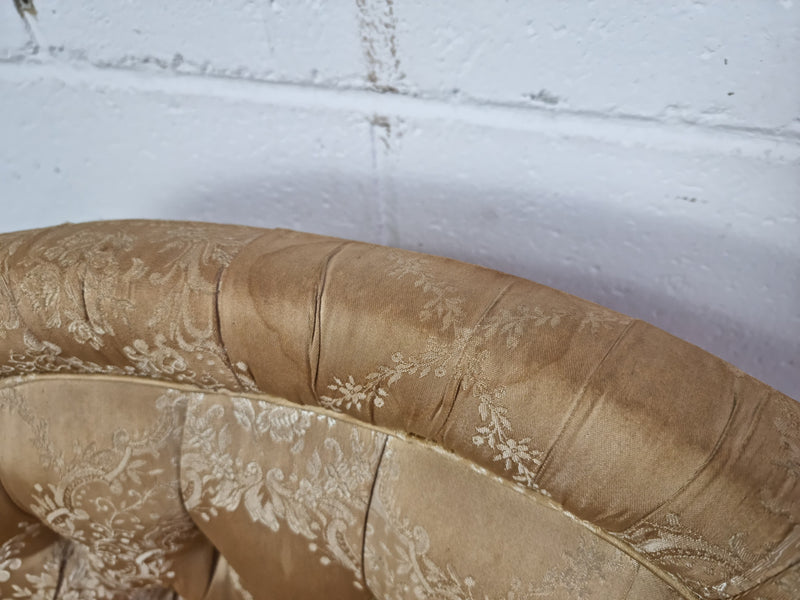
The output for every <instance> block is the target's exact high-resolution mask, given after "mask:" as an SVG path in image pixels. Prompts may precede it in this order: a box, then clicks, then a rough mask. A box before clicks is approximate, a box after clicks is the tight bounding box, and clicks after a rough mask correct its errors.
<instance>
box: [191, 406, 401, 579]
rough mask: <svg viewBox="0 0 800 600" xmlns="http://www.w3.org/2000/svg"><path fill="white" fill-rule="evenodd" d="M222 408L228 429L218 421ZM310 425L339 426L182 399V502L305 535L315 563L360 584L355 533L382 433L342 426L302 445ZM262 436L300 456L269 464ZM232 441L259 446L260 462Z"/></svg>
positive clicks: (288, 413) (267, 409)
mask: <svg viewBox="0 0 800 600" xmlns="http://www.w3.org/2000/svg"><path fill="white" fill-rule="evenodd" d="M230 409H232V410H230ZM229 410H230V412H231V413H232V416H233V417H234V422H235V423H236V425H237V428H236V430H235V431H231V429H230V421H228V422H226V421H225V418H226V414H228V411H229ZM312 427H314V428H316V429H319V428H324V429H325V430H326V431H335V430H336V429H338V428H339V427H341V426H340V425H337V422H336V421H334V420H332V419H329V418H328V417H323V416H321V415H319V416H316V417H315V416H314V415H313V413H311V412H309V411H305V410H301V409H299V408H290V407H285V406H280V405H270V404H269V403H267V402H264V401H254V400H248V399H245V398H234V399H231V400H230V403H228V402H224V401H221V402H220V403H215V404H213V405H211V406H210V407H208V408H207V409H206V410H205V411H203V410H202V409H201V407H200V405H199V404H197V403H192V404H190V406H189V410H188V414H187V419H186V426H185V435H184V452H183V457H182V461H181V467H182V476H183V493H184V503H185V505H186V507H187V508H188V509H189V510H190V511H193V513H194V514H196V515H199V517H200V518H201V519H204V520H210V519H211V518H212V517H215V516H217V515H219V512H220V511H227V512H233V511H235V510H238V509H239V508H240V507H242V508H243V509H244V510H245V511H247V514H248V516H249V517H250V519H252V521H253V522H254V523H259V524H262V525H265V526H267V527H268V528H270V529H271V530H272V531H279V530H280V529H281V527H282V526H286V527H288V528H289V530H290V531H292V532H293V533H295V534H298V535H301V536H303V537H305V538H306V539H307V540H309V545H308V547H309V549H310V550H311V551H312V552H314V553H317V554H319V555H320V562H321V563H322V564H323V565H327V564H331V563H332V562H335V563H337V564H339V565H341V566H343V567H345V568H347V569H349V570H350V571H352V572H353V576H354V585H355V586H356V587H357V588H359V589H361V588H362V587H363V582H362V579H361V535H360V533H359V531H360V527H361V524H362V522H363V518H364V517H363V515H364V514H365V512H366V508H367V502H368V499H369V495H370V490H371V486H372V481H373V478H374V474H375V470H376V469H377V463H378V459H379V457H380V453H381V450H382V446H383V440H384V439H385V436H384V435H382V434H373V433H372V432H370V431H369V430H361V429H359V428H356V427H352V426H347V427H348V428H349V429H350V433H349V435H348V436H347V438H348V439H347V442H346V443H345V442H344V440H342V439H341V437H334V436H332V435H327V436H326V437H325V438H324V439H323V440H322V441H320V442H319V443H318V444H317V445H315V446H314V447H313V448H311V449H309V448H307V446H306V443H307V440H306V438H307V433H308V432H309V430H310V429H311V428H312ZM267 437H268V438H269V440H270V441H271V442H272V443H273V444H276V445H278V446H281V448H276V449H275V450H274V451H275V452H280V453H283V452H285V451H286V450H284V449H283V448H282V447H288V450H289V452H290V453H291V454H294V455H299V453H300V452H301V451H303V450H304V448H305V455H307V456H308V458H306V459H299V458H298V460H297V462H296V467H297V468H296V469H294V470H291V471H289V470H286V471H284V470H283V469H280V468H277V467H273V468H269V456H270V454H269V451H268V448H269V446H268V445H265V444H266V442H267V439H266V438H267ZM234 439H235V440H237V441H240V442H241V441H242V440H248V439H249V440H252V441H253V443H257V444H258V445H259V446H261V447H262V448H264V450H265V452H264V453H263V456H264V458H263V460H260V461H256V460H247V459H246V458H244V457H243V456H242V455H241V454H240V453H239V452H238V451H237V450H236V448H237V447H238V443H237V444H236V445H234V443H233V441H234ZM248 445H249V444H248Z"/></svg>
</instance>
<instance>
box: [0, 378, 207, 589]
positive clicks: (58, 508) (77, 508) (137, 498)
mask: <svg viewBox="0 0 800 600" xmlns="http://www.w3.org/2000/svg"><path fill="white" fill-rule="evenodd" d="M188 398H189V396H188V395H186V394H181V393H179V392H174V391H168V392H166V393H164V394H163V395H162V396H160V397H159V398H158V399H157V400H156V402H155V408H156V416H155V418H154V419H153V420H152V421H153V422H152V423H151V425H150V426H149V427H147V428H145V429H144V430H129V429H127V428H124V427H123V428H119V429H117V430H116V431H114V432H113V433H111V434H110V440H109V443H108V444H106V445H98V444H96V443H88V444H82V443H81V442H80V441H79V440H75V443H74V446H73V448H72V454H71V456H67V455H66V454H65V453H64V452H63V451H62V450H61V449H60V448H58V447H57V446H56V445H55V444H54V442H53V439H52V436H51V435H50V426H51V422H50V417H49V415H47V414H41V413H40V412H39V411H38V410H37V409H36V408H35V407H34V406H31V405H30V404H29V403H28V401H27V400H26V399H25V397H24V396H23V395H22V394H19V393H17V392H16V390H15V389H14V388H6V389H2V390H0V413H2V412H5V413H6V414H9V415H12V416H14V417H15V418H17V419H19V422H20V423H21V424H22V425H24V426H25V427H27V429H28V431H29V432H30V440H31V443H32V445H33V447H34V448H35V449H36V450H37V451H38V453H39V462H40V464H41V465H42V467H43V468H45V469H46V470H47V471H49V472H50V473H51V474H52V477H51V481H52V482H53V483H47V484H45V485H42V484H40V483H36V484H34V485H33V489H32V491H31V500H32V502H31V504H30V505H29V506H28V510H29V511H30V512H31V513H33V514H34V515H36V516H37V517H38V518H39V519H41V521H42V523H44V524H46V525H47V527H48V528H50V529H51V530H53V531H55V532H56V533H58V534H60V535H61V536H63V537H64V538H65V539H66V540H69V541H70V543H71V546H70V552H71V553H72V554H74V555H75V560H74V563H75V564H76V565H78V567H76V568H77V570H78V571H77V574H74V575H72V577H73V578H75V579H76V581H80V582H81V585H80V589H81V590H83V591H82V592H81V593H80V594H78V595H76V596H74V597H75V598H76V599H78V598H79V599H80V600H101V599H109V598H116V596H117V594H120V593H127V592H128V591H130V590H135V589H140V588H141V589H149V588H153V589H161V588H162V587H163V586H164V585H165V584H166V585H168V583H169V580H170V579H171V578H172V577H174V572H173V571H172V560H171V558H170V556H171V555H172V554H174V553H177V552H179V551H180V550H181V549H182V548H183V547H184V545H185V544H187V543H188V542H190V541H192V540H195V539H196V538H197V535H198V531H197V529H196V528H195V526H194V524H193V522H192V521H191V519H190V518H189V516H188V515H187V514H186V513H185V512H184V511H183V510H182V508H181V505H180V499H179V494H180V489H179V482H178V480H177V469H176V468H175V466H174V461H176V460H177V456H174V457H170V456H169V453H168V454H167V456H166V459H167V461H168V464H169V463H170V461H171V462H172V463H173V475H172V477H170V476H169V475H168V473H167V472H165V465H164V462H163V460H159V459H160V457H161V456H162V455H163V454H164V453H165V452H166V451H167V450H168V448H169V447H170V446H171V447H172V448H173V451H172V452H173V453H174V448H176V447H177V444H178V441H179V439H180V434H181V431H182V420H183V414H184V410H185V406H186V402H187V399H188ZM169 507H173V508H172V509H169ZM168 509H169V510H168ZM153 515H160V517H159V518H158V521H157V524H155V523H153V522H152V520H153ZM154 525H155V526H154ZM54 576H56V577H57V576H58V572H56V573H55V575H54V574H53V573H50V572H44V573H42V574H41V575H39V576H33V575H31V576H29V577H28V581H29V583H30V586H29V587H27V588H22V587H20V588H19V589H18V590H15V597H20V598H27V597H31V598H34V597H38V596H37V594H40V590H43V589H47V588H48V586H49V585H50V584H51V581H50V580H51V579H52V578H53V577H54ZM76 585H77V584H76ZM76 589H77V588H76ZM65 598H70V596H65Z"/></svg>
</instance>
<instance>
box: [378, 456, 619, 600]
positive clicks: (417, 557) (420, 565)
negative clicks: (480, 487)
mask: <svg viewBox="0 0 800 600" xmlns="http://www.w3.org/2000/svg"><path fill="white" fill-rule="evenodd" d="M393 452H394V451H393V450H392V449H391V448H390V449H389V450H387V452H386V454H385V457H384V462H382V464H381V474H380V476H379V478H378V482H377V484H376V492H375V496H374V498H373V501H372V504H371V509H370V519H369V526H368V530H367V537H368V541H367V544H366V546H365V549H364V551H365V565H367V569H368V571H367V580H368V581H369V583H370V586H372V588H373V591H375V592H376V593H377V594H378V595H379V597H381V598H384V599H386V600H409V599H411V598H413V599H415V600H439V599H442V598H444V599H449V600H581V599H583V598H598V597H599V596H598V592H597V591H598V589H600V587H601V584H604V583H609V582H613V581H614V580H615V578H619V577H620V576H622V574H623V573H625V572H626V571H625V566H626V562H625V557H624V555H623V554H622V553H621V552H619V551H614V552H612V553H608V552H607V551H606V552H603V551H602V550H601V546H603V545H605V543H604V542H602V541H600V540H599V539H598V538H596V537H595V536H594V535H590V536H587V537H584V538H582V539H581V541H580V543H579V544H578V545H577V546H576V547H575V548H574V549H573V550H570V551H566V552H564V553H563V554H562V556H561V558H560V560H559V562H558V564H556V565H553V566H551V567H550V568H549V569H548V570H547V571H546V572H545V573H544V575H543V576H542V577H539V578H537V580H536V581H533V580H530V578H529V577H528V576H526V574H525V567H524V562H523V560H520V559H515V558H514V557H509V561H510V563H511V564H517V565H518V566H519V572H518V573H516V574H515V575H513V576H512V577H511V579H510V580H509V581H508V582H506V583H505V584H504V585H503V584H501V587H502V588H503V591H501V592H500V593H497V591H496V589H495V591H491V589H490V587H489V586H488V585H487V582H486V581H482V580H481V577H478V576H475V575H472V574H469V573H467V574H465V573H463V572H461V569H459V567H458V566H457V565H454V564H452V563H451V562H446V561H442V560H440V559H437V555H440V554H441V553H442V552H443V551H452V550H453V549H452V548H442V547H437V546H436V544H434V543H433V542H432V541H431V535H430V534H429V532H428V529H427V528H426V527H425V525H423V524H422V523H419V522H418V521H416V520H413V519H411V518H409V517H408V516H407V515H406V514H404V511H403V509H402V506H400V505H399V503H398V502H397V499H396V498H395V496H394V494H393V489H394V488H395V487H396V486H397V485H402V484H398V479H399V472H398V469H397V464H396V463H395V462H393V460H392V458H393V456H392V455H393ZM432 514H433V515H435V514H436V513H432ZM432 518H436V517H435V516H432ZM520 558H521V557H520ZM483 576H484V577H486V576H487V574H486V573H484V574H483ZM626 577H630V575H626ZM493 585H494V586H497V582H494V584H493Z"/></svg>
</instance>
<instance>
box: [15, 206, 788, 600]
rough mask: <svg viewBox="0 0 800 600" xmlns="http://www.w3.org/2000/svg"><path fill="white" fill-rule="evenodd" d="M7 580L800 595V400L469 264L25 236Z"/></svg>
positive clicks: (311, 244) (208, 237)
mask: <svg viewBox="0 0 800 600" xmlns="http://www.w3.org/2000/svg"><path fill="white" fill-rule="evenodd" d="M0 597H2V598H4V599H5V598H30V599H33V598H36V599H45V598H46V599H48V600H49V599H58V600H83V599H106V598H114V599H118V598H119V599H122V598H177V597H182V598H186V599H192V600H195V599H196V600H200V599H203V598H205V599H209V600H211V599H246V598H264V599H270V598H276V599H294V598H297V599H302V598H308V599H322V598H325V599H335V600H350V599H362V598H377V599H381V600H383V599H386V600H400V599H457V598H461V599H470V600H542V599H544V600H550V599H553V600H554V599H563V600H578V599H582V600H586V599H592V600H677V599H680V598H684V599H698V598H700V599H713V600H732V599H737V600H767V599H769V600H797V599H798V598H800V404H797V403H796V402H794V401H792V400H791V399H789V398H787V397H786V396H783V395H781V394H780V393H778V392H776V391H775V390H773V389H771V388H769V387H768V386H766V385H764V384H762V383H760V382H758V381H756V380H754V379H753V378H752V377H750V376H748V375H746V374H744V373H742V372H741V371H739V370H737V369H735V368H734V367H732V366H731V365H729V364H727V363H725V362H723V361H722V360H720V359H718V358H716V357H714V356H712V355H710V354H708V353H706V352H704V351H702V350H700V349H698V348H696V347H694V346H692V345H690V344H688V343H686V342H683V341H681V340H679V339H676V338H674V337H672V336H670V335H668V334H667V333H665V332H663V331H661V330H659V329H657V328H655V327H653V326H651V325H648V324H647V323H644V322H641V321H638V320H635V319H631V318H629V317H626V316H624V315H621V314H618V313H616V312H613V311H611V310H608V309H605V308H603V307H601V306H597V305H595V304H592V303H590V302H587V301H584V300H581V299H579V298H575V297H573V296H570V295H568V294H565V293H563V292H559V291H557V290H553V289H550V288H547V287H545V286H542V285H538V284H536V283H532V282H530V281H526V280H523V279H520V278H517V277H512V276H509V275H505V274H502V273H498V272H495V271H491V270H488V269H484V268H480V267H477V266H472V265H468V264H463V263H460V262H456V261H453V260H448V259H444V258H437V257H433V256H426V255H422V254H416V253H413V252H407V251H401V250H394V249H390V248H384V247H380V246H374V245H370V244H364V243H356V242H349V241H345V240H340V239H333V238H328V237H320V236H316V235H309V234H304V233H297V232H293V231H285V230H260V229H253V228H248V227H237V226H226V225H212V224H202V223H180V222H156V221H120V222H101V223H87V224H80V225H72V224H67V225H61V226H59V227H53V228H49V229H39V230H34V231H24V232H19V233H9V234H5V235H2V236H0Z"/></svg>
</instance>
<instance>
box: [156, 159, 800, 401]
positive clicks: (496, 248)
mask: <svg viewBox="0 0 800 600" xmlns="http://www.w3.org/2000/svg"><path fill="white" fill-rule="evenodd" d="M313 180H314V175H313V174H304V175H302V176H300V175H298V177H297V178H291V179H289V180H287V181H285V182H281V181H276V180H275V179H274V178H271V179H269V180H267V179H266V178H264V179H258V178H249V180H248V179H242V180H238V181H236V182H230V183H228V184H220V183H219V182H216V183H215V184H214V185H206V186H202V187H199V188H197V189H199V190H202V191H201V192H200V193H199V194H197V193H196V194H193V195H192V196H191V197H186V198H177V199H176V200H175V201H174V202H173V203H171V204H169V205H165V206H163V211H162V212H161V213H160V214H158V215H157V217H158V218H166V219H192V220H200V221H215V222H224V223H237V224H243V225H252V226H257V227H287V228H291V229H298V230H302V231H309V232H312V233H320V234H325V235H331V236H336V237H344V238H348V239H358V240H362V241H368V242H373V243H386V244H388V245H391V246H396V247H400V248H406V249H410V250H417V251H421V252H426V253H430V254H436V255H441V256H448V257H451V258H455V259H458V260H463V261H466V262H471V263H475V264H480V265H483V266H486V267H489V268H493V269H497V270H500V271H504V272H508V273H511V274H514V275H517V276H520V277H525V278H527V279H531V280H534V281H537V282H539V283H543V284H545V285H549V286H551V287H555V288H558V289H561V290H564V291H566V292H569V293H571V294H575V295H576V296H580V297H582V298H585V299H587V300H590V301H593V302H596V303H598V304H601V305H603V306H607V307H609V308H611V309H613V310H617V311H619V312H622V313H625V314H628V315H631V316H633V317H636V318H640V319H643V320H645V321H648V322H650V323H653V324H654V325H656V326H658V327H661V328H662V329H665V330H666V331H668V332H670V333H672V334H673V335H676V336H678V337H681V338H683V339H685V340H688V341H689V342H691V343H694V344H696V345H698V346H700V347H702V348H704V349H705V350H707V351H709V352H711V353H713V354H716V355H717V356H720V357H721V358H723V359H725V360H727V361H729V362H731V363H732V364H734V365H736V366H737V367H739V368H741V369H742V370H743V371H745V372H747V373H749V374H751V375H753V376H755V377H757V378H759V379H761V380H763V381H764V382H766V383H768V384H770V385H772V386H773V387H776V388H777V389H779V390H780V391H782V392H784V393H786V394H788V395H789V396H791V397H793V398H795V399H800V361H798V357H799V355H800V349H799V348H798V342H797V340H798V339H800V314H798V313H797V307H796V298H797V297H798V295H799V294H800V268H799V267H798V265H800V257H797V256H792V255H791V254H790V253H788V252H787V251H785V250H782V249H781V248H772V247H769V246H766V245H765V244H764V243H763V242H760V241H758V240H752V239H746V238H744V237H743V236H736V235H731V234H730V232H720V231H715V230H710V229H708V228H707V227H704V226H703V224H702V223H701V222H700V221H699V220H696V219H695V218H694V217H691V216H690V215H681V214H673V215H671V216H664V215H657V214H646V213H633V212H632V213H631V214H620V213H619V212H615V211H614V209H613V207H612V208H611V209H610V210H609V207H608V206H607V205H601V204H600V203H598V202H596V201H594V202H592V201H591V199H577V198H566V197H561V196H557V195H553V194H552V193H547V192H542V193H541V194H539V195H537V192H536V191H535V190H532V191H530V192H529V193H527V194H525V195H524V197H523V196H522V195H521V194H520V193H519V191H513V190H498V189H495V190H486V189H480V190H479V189H476V188H474V187H468V186H465V187H463V189H459V187H458V186H457V185H455V184H447V185H446V186H445V185H443V184H442V183H441V182H436V183H431V184H429V185H425V184H424V183H421V182H420V181H419V180H417V181H415V182H414V184H413V186H407V188H406V189H403V190H394V191H392V192H391V193H392V194H393V199H392V200H391V201H390V204H391V205H392V206H395V207H397V209H396V210H394V211H393V213H394V214H393V216H391V217H387V218H385V219H382V213H381V210H382V209H381V207H380V204H382V203H379V202H377V201H376V199H375V194H376V192H375V191H374V188H370V187H369V186H361V187H359V186H360V184H359V183H356V184H344V185H342V186H341V188H340V189H341V191H342V192H343V193H344V194H345V195H346V197H345V196H342V195H341V194H337V191H336V190H330V189H327V190H325V192H324V193H320V192H317V193H316V194H315V193H314V192H313V191H311V190H310V188H309V186H308V185H304V186H303V187H298V186H297V182H309V181H312V182H313ZM322 180H324V181H330V178H329V177H322ZM339 180H340V181H341V175H340V176H339ZM311 187H312V188H313V185H312V186H311ZM353 189H363V192H364V194H363V196H362V198H357V199H356V198H353V197H352V195H351V194H352V191H353ZM384 193H385V191H384ZM320 197H322V198H323V199H322V200H320V199H319V198H320ZM587 232H588V233H587ZM763 290H766V292H764V291H763Z"/></svg>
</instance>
